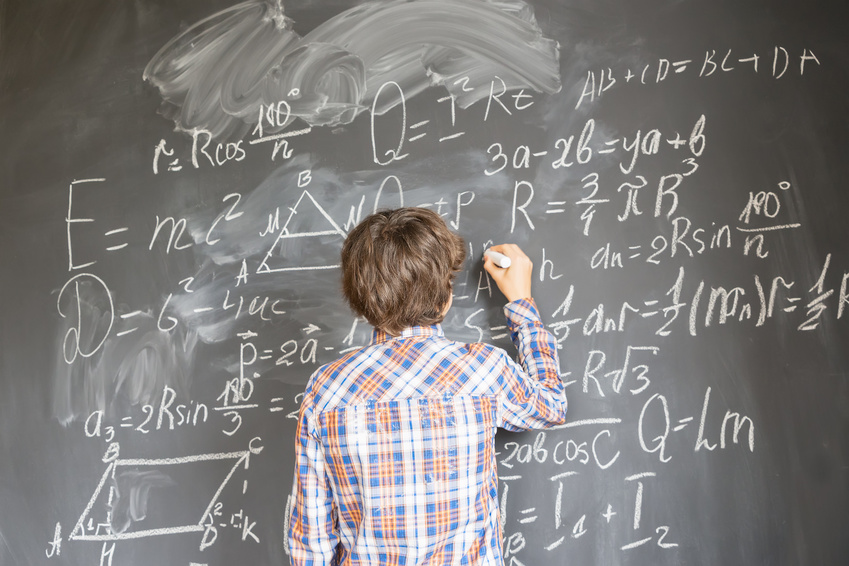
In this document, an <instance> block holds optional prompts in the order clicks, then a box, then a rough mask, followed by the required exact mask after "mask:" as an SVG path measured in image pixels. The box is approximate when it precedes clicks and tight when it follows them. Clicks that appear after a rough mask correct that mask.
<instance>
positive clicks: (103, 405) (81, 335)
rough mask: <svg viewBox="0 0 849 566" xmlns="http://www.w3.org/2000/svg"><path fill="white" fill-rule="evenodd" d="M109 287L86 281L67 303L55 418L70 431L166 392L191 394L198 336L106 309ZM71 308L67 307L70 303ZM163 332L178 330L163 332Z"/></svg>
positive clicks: (65, 298)
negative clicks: (77, 421) (93, 417)
mask: <svg viewBox="0 0 849 566" xmlns="http://www.w3.org/2000/svg"><path fill="white" fill-rule="evenodd" d="M104 292H105V290H104V288H103V287H101V286H99V285H96V284H93V283H92V282H91V281H87V280H81V281H80V283H79V284H78V285H76V286H74V288H73V290H72V291H70V292H69V293H68V294H67V295H66V296H62V297H60V312H62V313H64V314H65V316H64V318H63V319H62V324H61V325H60V328H59V336H60V337H61V343H60V344H59V345H58V347H57V351H58V352H59V355H58V359H57V361H56V368H57V371H56V373H55V374H54V377H53V415H54V416H55V417H56V418H57V419H58V420H59V422H60V423H62V424H63V425H66V426H67V425H68V424H70V423H71V422H72V421H74V420H75V419H77V418H86V417H88V416H89V415H90V414H91V413H92V412H94V411H103V412H104V414H105V415H106V416H107V417H110V416H113V415H116V414H118V415H122V414H127V411H128V409H129V408H130V407H132V406H136V405H139V404H154V403H155V402H156V400H158V399H159V397H160V395H161V394H162V391H163V390H164V388H165V386H168V387H170V388H172V389H174V391H175V392H177V394H182V395H186V394H187V393H188V391H189V385H190V381H191V375H192V373H191V368H192V363H193V359H194V355H195V353H194V351H195V345H196V344H197V333H196V332H194V331H193V330H186V329H185V328H184V327H183V326H182V325H178V324H176V322H175V321H172V320H170V319H167V318H165V319H164V320H159V321H158V320H157V318H156V317H155V316H154V315H153V314H152V313H150V312H139V311H136V312H135V313H134V314H133V316H132V317H129V318H124V317H122V316H121V315H122V314H127V313H122V312H120V311H113V310H110V309H108V308H106V307H105V306H104V305H106V304H108V302H107V301H106V300H105V297H104ZM63 303H67V304H64V305H63ZM162 326H165V327H171V326H173V328H170V329H169V331H168V332H163V330H162V329H161V327H162Z"/></svg>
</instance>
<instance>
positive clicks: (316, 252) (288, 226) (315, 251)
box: [256, 191, 347, 273]
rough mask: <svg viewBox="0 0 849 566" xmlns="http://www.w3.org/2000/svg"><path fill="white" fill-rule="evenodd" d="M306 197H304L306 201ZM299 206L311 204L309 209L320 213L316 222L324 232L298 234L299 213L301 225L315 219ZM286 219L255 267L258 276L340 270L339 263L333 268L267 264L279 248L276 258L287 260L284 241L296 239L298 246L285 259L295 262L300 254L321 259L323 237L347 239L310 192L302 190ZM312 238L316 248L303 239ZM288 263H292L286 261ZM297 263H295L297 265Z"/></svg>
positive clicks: (300, 232)
mask: <svg viewBox="0 0 849 566" xmlns="http://www.w3.org/2000/svg"><path fill="white" fill-rule="evenodd" d="M305 197H306V198H305ZM301 203H305V204H307V205H308V204H309V203H312V206H313V207H314V208H315V210H316V211H318V213H319V215H320V216H319V222H320V223H321V224H324V226H323V227H324V229H323V230H305V231H298V230H297V229H296V228H295V226H294V222H293V221H294V220H295V218H296V215H298V214H302V215H303V216H302V218H301V219H299V220H303V221H304V223H305V224H306V223H309V221H311V220H312V219H313V218H314V216H306V214H307V212H306V211H305V210H301V209H300V207H301ZM289 211H290V212H289V217H288V218H287V219H286V223H285V224H284V225H283V228H281V229H280V232H278V234H277V238H275V240H274V243H273V244H272V245H271V247H270V248H269V250H268V252H267V253H266V254H265V257H264V258H263V260H262V263H260V265H259V267H258V268H257V270H256V272H257V273H278V272H283V271H314V270H320V269H336V268H338V267H339V264H338V263H335V262H334V263H333V264H332V265H329V264H325V265H285V264H284V265H282V266H281V265H277V266H275V267H272V266H270V265H269V263H268V262H269V259H271V257H272V255H274V253H275V250H276V249H277V247H278V246H280V250H279V252H278V257H284V258H286V255H285V254H284V249H283V246H284V245H285V244H286V243H287V240H291V239H295V238H297V239H298V245H297V247H295V248H294V249H292V250H290V251H291V252H292V253H291V254H290V255H291V257H289V258H286V259H289V260H291V259H293V258H295V259H297V257H296V256H298V255H300V256H302V257H321V253H320V251H321V250H320V248H321V247H323V246H324V244H325V242H324V240H325V238H323V237H325V236H341V237H342V239H343V240H344V239H345V238H346V237H347V234H346V233H345V231H344V230H343V229H342V228H341V227H340V226H339V225H338V224H337V223H336V221H335V220H333V218H331V217H330V215H329V214H328V213H327V211H326V210H324V208H322V206H321V205H320V204H318V201H316V200H315V199H314V198H313V196H312V195H311V194H310V193H309V191H304V192H303V193H301V196H300V198H298V202H296V203H295V206H293V207H290V208H289ZM293 230H295V231H293ZM310 238H314V239H320V240H321V242H318V244H317V245H310V244H307V242H306V240H308V239H310ZM335 257H337V258H338V251H337V252H335ZM289 263H292V262H291V261H289ZM296 263H297V262H296Z"/></svg>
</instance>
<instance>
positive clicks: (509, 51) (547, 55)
mask: <svg viewBox="0 0 849 566" xmlns="http://www.w3.org/2000/svg"><path fill="white" fill-rule="evenodd" d="M292 24H293V21H292V20H291V19H290V18H288V17H287V16H286V15H285V14H284V8H283V5H282V2H280V1H278V3H276V4H272V3H270V2H267V1H265V0H250V1H248V2H243V3H241V4H238V5H236V6H233V7H231V8H228V9H226V10H223V11H221V12H218V13H216V14H213V15H212V16H210V17H208V18H206V19H204V20H202V21H200V22H198V23H196V24H194V25H193V26H191V27H189V28H188V29H186V30H185V31H184V32H182V33H180V34H179V35H177V36H176V37H174V38H173V39H172V40H171V41H170V42H169V43H167V44H166V45H165V46H164V47H163V48H162V49H161V50H160V51H159V52H158V53H157V54H156V55H155V56H154V57H153V58H152V59H151V61H150V62H149V63H148V65H147V67H146V68H145V70H144V78H145V79H146V80H148V81H150V82H151V83H152V84H153V85H155V86H156V87H157V88H158V89H159V91H160V93H161V95H162V98H163V100H164V102H165V106H164V108H163V114H164V115H166V116H167V117H168V118H171V119H173V120H174V121H175V123H176V125H177V127H178V128H179V129H182V130H185V131H192V130H196V129H204V130H207V131H209V132H210V133H211V134H212V135H213V136H241V135H244V133H245V132H246V131H247V130H248V129H249V127H250V126H251V125H252V124H255V123H256V122H257V120H258V115H259V108H260V105H261V104H265V105H269V104H276V103H277V102H279V101H281V100H286V101H287V102H288V103H289V104H290V106H291V112H290V113H289V115H288V116H286V118H285V120H282V121H281V123H279V124H275V125H273V126H272V127H269V128H266V130H265V131H270V132H275V131H280V130H282V129H283V128H285V127H286V126H288V125H289V124H290V123H291V122H292V121H293V120H295V119H296V118H300V119H301V120H303V121H304V122H306V123H307V124H309V125H311V126H318V125H329V126H334V125H340V124H347V123H350V122H351V121H353V120H354V118H356V116H357V115H358V114H360V113H361V112H363V111H364V110H368V109H370V108H371V107H372V105H373V104H374V102H375V96H376V95H377V93H378V91H379V89H380V87H381V85H383V84H385V83H387V82H390V81H392V82H395V83H397V84H398V85H399V86H400V87H401V89H402V90H403V92H404V93H405V95H406V98H410V97H412V96H415V95H416V94H418V93H420V92H422V91H423V90H425V89H426V88H428V87H429V86H437V85H442V86H444V87H445V88H446V89H447V90H448V91H449V92H450V93H451V94H452V95H453V96H454V97H455V100H456V103H457V104H458V105H459V106H460V107H461V108H466V107H468V106H470V105H471V104H473V103H475V102H476V101H478V100H481V99H483V98H485V97H487V96H489V95H490V92H491V89H492V88H493V87H492V84H493V81H494V80H496V81H498V82H497V84H496V86H495V87H494V88H495V92H496V93H499V92H502V90H505V89H506V90H513V89H519V88H530V89H533V90H535V91H538V92H545V93H548V94H551V93H554V92H557V91H559V90H560V72H559V47H558V44H557V42H556V41H554V40H551V39H547V38H545V37H544V36H543V34H542V31H541V29H540V27H539V25H538V24H537V22H536V20H535V18H534V15H533V11H532V10H531V8H530V6H529V5H528V4H527V3H525V2H524V1H523V0H504V1H499V2H495V1H489V0H418V1H413V2H410V1H408V0H390V1H388V2H368V3H365V4H362V5H360V6H357V7H354V8H351V9H349V10H347V11H345V12H342V13H341V14H339V15H337V16H335V17H333V18H331V19H330V20H328V21H326V22H324V23H323V24H321V25H320V26H318V27H317V28H315V29H314V30H312V31H311V32H309V33H308V34H307V35H305V36H304V37H300V36H299V35H298V34H297V33H295V32H294V31H293V30H292ZM496 77H497V79H496ZM500 81H503V85H502V83H501V82H500ZM387 90H390V91H392V92H391V93H390V92H387ZM400 102H401V97H400V95H399V94H398V92H397V89H384V92H382V93H381V96H380V100H379V101H378V105H377V106H376V108H375V112H376V113H377V114H381V113H383V112H386V111H387V110H389V109H391V108H393V107H395V106H396V105H398V104H400Z"/></svg>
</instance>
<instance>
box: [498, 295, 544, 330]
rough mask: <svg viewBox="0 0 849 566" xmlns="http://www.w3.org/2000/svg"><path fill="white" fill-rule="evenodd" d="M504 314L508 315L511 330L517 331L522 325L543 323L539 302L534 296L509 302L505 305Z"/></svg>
mask: <svg viewBox="0 0 849 566" xmlns="http://www.w3.org/2000/svg"><path fill="white" fill-rule="evenodd" d="M504 316H506V317H507V325H508V326H509V328H510V331H511V332H516V331H517V330H518V329H519V328H521V327H522V326H528V325H532V324H534V323H538V324H539V325H540V326H541V325H542V320H541V319H540V316H539V311H538V310H537V304H536V302H534V300H533V299H532V298H528V299H519V300H516V301H513V302H510V303H507V304H506V305H504Z"/></svg>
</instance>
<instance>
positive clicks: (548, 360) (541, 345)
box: [500, 299, 567, 430]
mask: <svg viewBox="0 0 849 566" xmlns="http://www.w3.org/2000/svg"><path fill="white" fill-rule="evenodd" d="M504 314H505V316H506V317H507V324H508V326H509V328H510V339H511V340H512V341H513V344H514V345H515V346H516V349H517V350H518V352H519V363H520V364H521V365H519V364H517V363H516V362H514V361H513V360H511V359H509V357H506V356H505V357H506V362H505V366H504V368H503V369H502V374H501V383H502V391H503V393H502V396H501V407H500V408H501V419H500V421H501V422H500V426H501V427H502V428H506V429H507V430H529V429H537V428H545V427H549V426H553V425H556V424H561V423H563V422H564V421H565V420H566V407H567V402H566V390H565V388H564V387H563V381H562V380H561V379H560V362H559V360H558V357H557V343H556V341H555V339H554V336H553V335H552V334H551V332H549V331H548V330H546V328H545V327H544V326H543V324H542V321H541V320H540V316H539V312H538V311H537V307H536V303H534V300H533V299H520V300H518V301H513V302H511V303H508V304H507V305H506V306H505V307H504Z"/></svg>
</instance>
